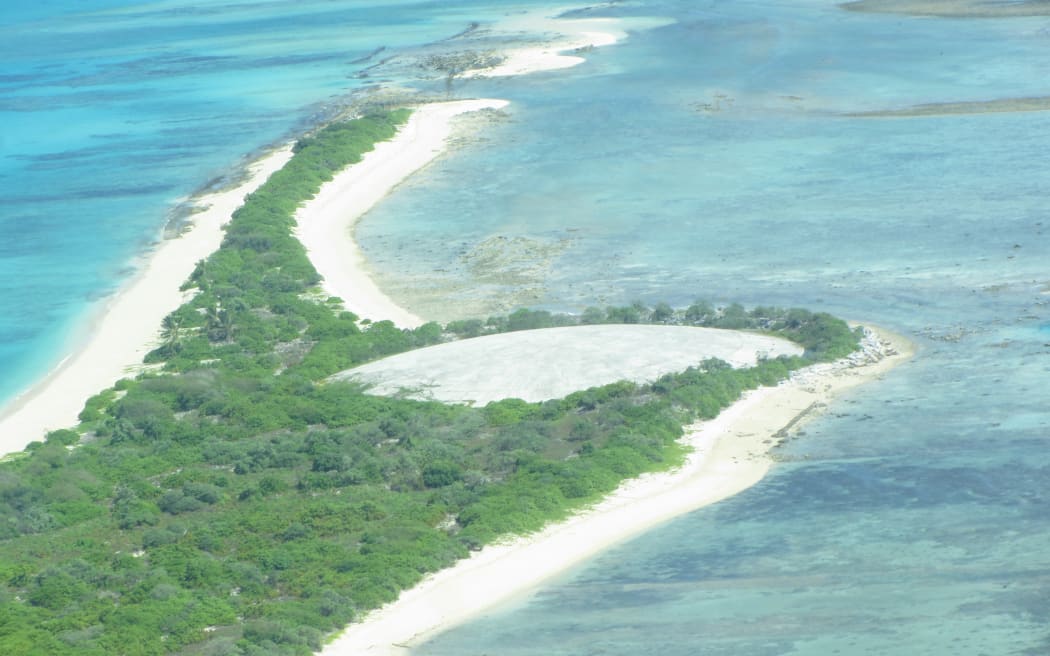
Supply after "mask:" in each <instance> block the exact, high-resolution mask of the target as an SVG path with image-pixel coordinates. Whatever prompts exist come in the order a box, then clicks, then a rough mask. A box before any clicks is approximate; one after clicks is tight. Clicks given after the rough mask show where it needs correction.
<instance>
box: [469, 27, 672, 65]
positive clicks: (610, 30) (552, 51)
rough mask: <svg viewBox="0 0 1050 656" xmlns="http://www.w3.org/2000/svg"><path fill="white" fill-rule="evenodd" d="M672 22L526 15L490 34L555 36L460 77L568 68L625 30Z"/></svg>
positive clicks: (624, 34) (620, 36)
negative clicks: (555, 35) (495, 63)
mask: <svg viewBox="0 0 1050 656" xmlns="http://www.w3.org/2000/svg"><path fill="white" fill-rule="evenodd" d="M673 22H674V21H673V20H669V19H665V18H656V17H634V18H551V17H548V16H546V15H544V14H543V13H539V12H526V13H525V14H523V15H521V16H516V17H513V18H508V19H507V20H505V21H501V22H500V23H498V24H497V25H495V26H494V28H493V31H494V32H498V33H499V34H501V35H506V36H510V35H513V34H515V33H521V34H544V33H547V34H557V35H558V36H557V37H555V38H553V39H551V40H549V41H546V42H543V43H538V44H536V45H529V46H525V47H521V48H511V49H508V50H505V51H503V52H502V53H501V54H502V56H503V61H501V62H500V63H499V64H497V65H495V66H489V67H487V68H479V69H474V70H470V71H466V72H464V73H463V74H462V75H460V77H463V78H474V77H507V76H511V75H524V74H527V73H536V72H539V71H554V70H559V69H563V68H571V67H572V66H576V65H578V64H582V63H583V62H584V61H586V60H585V58H584V57H582V56H581V55H583V54H586V53H587V52H588V51H590V50H592V49H594V48H601V47H604V46H609V45H612V44H614V43H617V42H618V41H622V40H623V39H625V38H627V33H628V30H643V29H652V28H656V27H660V26H662V25H669V24H671V23H673ZM566 53H568V54H566Z"/></svg>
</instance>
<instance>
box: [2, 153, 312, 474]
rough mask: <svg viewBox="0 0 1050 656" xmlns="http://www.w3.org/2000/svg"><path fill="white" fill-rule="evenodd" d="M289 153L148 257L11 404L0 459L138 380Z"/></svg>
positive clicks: (225, 194)
mask: <svg viewBox="0 0 1050 656" xmlns="http://www.w3.org/2000/svg"><path fill="white" fill-rule="evenodd" d="M291 156H292V152H291V146H287V147H284V148H281V149H279V150H276V151H274V152H272V153H270V154H269V155H267V156H266V157H264V158H262V159H260V160H259V161H257V162H255V163H254V164H253V165H251V166H250V167H249V175H248V176H247V178H246V179H245V180H244V181H243V182H241V183H240V184H238V185H236V186H235V187H233V188H231V189H226V190H223V191H218V192H215V193H211V194H207V195H204V196H201V197H200V198H197V199H195V200H194V203H193V204H194V205H195V206H196V207H199V208H201V211H200V212H198V213H196V214H194V215H193V217H192V222H191V226H190V229H189V230H188V231H187V232H185V233H184V234H182V235H180V236H179V237H177V238H175V239H168V240H164V241H162V242H161V243H160V244H159V245H158V246H157V247H156V249H154V250H153V251H152V252H150V253H148V254H147V255H146V258H145V261H144V262H143V263H142V264H141V265H140V266H138V267H137V268H138V273H137V274H136V275H135V277H134V279H132V280H131V282H129V283H128V285H126V286H125V287H124V288H123V289H122V290H121V291H120V292H118V293H117V294H115V295H114V296H113V297H112V298H110V299H108V300H106V301H104V302H103V303H102V304H101V306H100V307H99V308H98V310H96V318H95V320H94V321H93V322H92V325H91V327H90V328H89V330H88V331H87V335H86V336H85V337H84V339H83V341H82V342H81V343H80V344H77V345H76V346H75V348H73V349H72V352H71V353H70V355H69V356H68V357H66V358H65V359H63V360H62V362H61V364H60V365H59V366H58V367H56V368H55V370H54V371H52V372H51V373H50V374H49V375H48V376H46V377H45V378H44V379H43V380H42V381H40V382H39V383H37V384H36V385H35V386H34V387H32V388H30V389H29V390H28V391H27V392H25V393H23V394H22V395H20V396H19V397H17V398H16V399H15V400H14V401H12V402H11V403H10V404H9V405H8V407H6V408H5V409H4V410H3V413H2V415H0V454H7V453H11V452H14V451H20V450H22V449H24V448H25V447H26V445H27V444H29V443H30V442H33V441H36V440H42V439H43V438H44V436H45V435H46V434H47V433H48V432H49V431H52V430H57V429H60V428H70V427H72V426H75V425H76V424H77V421H78V420H77V415H78V414H79V413H80V411H81V410H82V409H83V408H84V403H85V401H87V399H88V398H90V397H91V396H92V395H94V394H97V393H99V392H100V391H102V390H104V389H106V388H108V387H111V386H112V385H113V384H114V383H115V382H117V381H118V380H120V379H121V378H123V377H125V376H128V375H133V374H134V373H135V372H136V369H138V368H139V367H140V366H141V365H142V360H143V358H144V357H145V355H146V354H147V353H148V352H149V351H150V350H152V349H153V348H155V347H156V346H157V345H158V343H159V339H160V325H161V322H162V321H163V319H164V317H165V316H167V315H168V314H169V313H171V312H173V311H174V310H175V309H177V308H178V307H179V306H180V305H182V304H183V303H184V302H185V301H186V294H185V293H183V292H182V291H180V290H179V288H180V287H181V286H182V283H184V282H185V281H186V279H187V278H189V276H190V274H191V273H192V272H193V268H194V266H195V265H196V263H197V262H198V261H200V260H202V259H204V258H205V257H207V256H208V255H210V254H211V253H212V252H214V251H215V250H216V249H218V248H219V245H220V244H221V243H222V238H223V230H222V226H223V225H225V224H226V223H227V222H228V221H229V220H230V217H231V215H232V214H233V212H234V210H236V209H237V208H238V207H240V206H241V204H243V202H244V197H245V196H246V195H247V194H249V193H251V192H252V191H254V190H255V189H257V188H258V187H259V186H260V185H262V183H264V182H265V181H266V179H267V178H269V177H270V174H272V173H273V172H274V171H277V170H278V169H280V168H281V167H283V166H284V165H285V163H287V162H288V160H289V159H291Z"/></svg>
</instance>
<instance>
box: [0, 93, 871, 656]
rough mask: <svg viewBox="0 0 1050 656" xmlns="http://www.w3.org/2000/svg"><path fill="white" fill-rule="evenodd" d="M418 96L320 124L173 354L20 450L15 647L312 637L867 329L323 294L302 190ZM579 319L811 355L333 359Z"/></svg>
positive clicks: (131, 648)
mask: <svg viewBox="0 0 1050 656" xmlns="http://www.w3.org/2000/svg"><path fill="white" fill-rule="evenodd" d="M406 116H407V112H404V111H397V112H391V113H386V114H382V115H375V116H368V117H365V118H362V119H358V120H355V121H351V122H347V123H342V124H337V125H333V126H330V127H328V128H325V129H324V130H321V131H320V132H318V133H317V134H315V135H313V136H312V137H310V138H309V139H304V140H302V141H301V142H300V143H299V144H298V146H297V148H296V156H295V158H294V159H293V160H292V162H291V163H290V164H289V165H288V166H287V167H285V169H284V170H282V171H280V172H278V173H277V174H275V175H274V176H273V177H272V178H271V179H270V181H269V182H267V183H266V184H265V185H264V186H263V187H262V188H260V189H259V190H258V191H257V192H256V193H255V194H253V195H252V196H250V197H249V199H248V202H247V203H246V205H245V206H244V207H243V208H242V209H240V210H238V211H237V212H236V214H235V215H234V220H233V222H232V223H231V225H230V227H229V230H228V232H227V236H226V239H225V242H224V243H223V246H222V248H221V249H220V250H219V251H218V252H216V253H215V254H214V255H212V256H211V257H209V258H208V259H207V260H206V261H204V262H201V263H200V264H199V266H198V267H197V269H196V271H195V272H194V274H193V276H192V278H191V280H190V281H189V282H188V283H187V285H188V286H189V287H192V288H194V289H196V290H197V294H196V296H195V297H194V298H193V300H192V301H190V302H189V303H187V304H186V305H185V306H183V307H182V308H180V309H179V310H177V311H176V312H174V313H173V314H172V315H171V316H169V317H168V318H167V319H166V320H165V322H164V326H163V327H164V343H163V345H162V346H161V347H160V348H158V349H157V350H156V351H154V352H153V353H151V354H150V355H149V357H148V361H149V362H150V363H154V364H155V365H156V369H155V370H153V371H152V372H151V373H148V374H144V375H141V376H139V377H138V378H137V379H135V380H125V381H121V382H120V384H118V385H117V386H116V387H115V388H114V389H111V390H105V391H103V392H101V393H100V394H99V395H97V396H95V397H93V398H92V399H91V400H89V401H88V403H87V405H86V407H85V409H84V411H83V413H82V414H81V421H82V422H83V423H82V424H81V425H80V426H79V427H78V428H77V431H71V430H63V431H56V432H54V433H51V434H50V435H49V436H48V438H47V440H46V441H45V442H42V443H41V442H37V443H34V444H32V445H31V446H30V447H29V448H28V449H27V451H26V453H25V454H24V455H23V456H22V457H17V458H12V459H9V460H7V461H5V462H2V463H0V653H4V654H20V655H26V656H30V655H36V654H39V655H41V656H43V655H46V656H56V655H61V654H77V655H88V656H94V655H98V656H103V655H106V656H109V655H113V654H127V655H136V656H139V655H152V654H169V653H174V654H186V655H191V654H192V655H197V654H201V655H203V654H223V655H226V654H242V655H253V656H255V655H268V654H306V653H309V652H310V651H311V650H315V649H318V648H319V647H320V646H321V643H322V640H323V638H324V636H325V635H326V634H328V633H330V632H331V631H333V630H335V629H338V628H340V627H342V626H344V625H345V624H347V623H348V622H350V621H352V620H353V619H354V618H355V617H357V616H359V615H360V614H361V613H363V612H365V611H367V610H369V609H371V608H374V607H376V606H377V605H379V604H382V603H384V602H386V601H389V600H392V599H394V598H395V597H396V596H397V594H398V592H399V591H400V590H402V589H404V588H406V587H408V586H411V585H413V584H414V583H416V582H417V581H419V580H420V578H421V577H422V576H423V575H424V574H425V573H427V572H431V571H434V570H437V569H439V568H442V567H445V566H447V565H449V564H451V563H453V562H454V561H455V560H457V559H459V558H462V557H463V556H465V555H466V554H467V553H468V551H469V550H470V549H475V548H478V547H479V546H480V545H482V544H484V543H486V542H488V541H491V540H492V539H493V538H495V537H496V536H498V535H500V534H503V533H505V532H508V531H513V532H525V531H532V530H536V529H538V528H540V527H541V526H542V525H543V524H544V523H546V522H548V521H550V520H552V519H556V518H559V517H563V516H565V515H566V514H567V513H569V512H571V511H572V510H573V509H575V508H579V507H580V506H581V504H585V503H587V502H589V501H591V500H594V499H596V498H598V497H600V496H601V495H603V494H605V493H607V492H609V491H610V490H612V489H613V488H614V487H615V486H616V485H617V484H618V483H619V482H620V481H621V480H622V479H624V478H625V477H630V476H634V475H637V474H639V473H641V472H644V471H650V470H656V469H661V468H666V467H668V466H670V465H672V464H673V463H676V462H679V460H680V458H681V455H682V452H681V448H680V447H679V446H678V445H677V444H676V443H675V440H676V438H678V437H679V436H680V435H681V433H682V428H681V427H682V426H683V425H684V424H685V423H687V422H690V421H692V420H694V419H696V418H698V417H713V416H715V415H716V414H717V413H718V412H719V411H720V409H721V408H724V407H725V406H726V405H728V404H730V403H732V402H733V401H734V400H735V399H736V398H738V397H739V395H740V394H741V393H742V391H743V390H746V389H751V388H754V387H756V386H759V385H763V384H770V383H773V382H776V381H777V380H780V379H781V378H783V377H784V376H785V375H787V373H788V371H789V370H791V369H794V368H797V367H800V366H803V365H805V364H807V363H808V362H810V361H811V360H813V359H832V358H834V357H837V356H838V355H841V354H843V353H845V352H848V351H849V350H852V348H854V347H855V345H856V336H855V335H854V334H853V333H851V332H850V331H849V329H848V328H847V327H846V326H845V324H844V323H842V322H841V321H839V320H836V319H833V318H831V317H829V316H827V315H821V314H811V313H808V312H804V311H799V310H791V311H780V310H768V309H759V308H756V309H755V310H752V311H750V312H746V311H744V310H743V308H739V310H738V309H737V307H738V306H730V307H729V308H725V309H723V310H721V311H716V310H715V309H714V308H711V307H710V306H707V305H704V304H697V305H695V306H693V307H691V308H688V309H686V310H684V311H675V310H672V309H670V308H669V307H667V306H663V305H661V306H657V307H656V308H653V309H649V308H646V307H644V306H642V305H640V304H636V305H633V306H630V307H629V308H609V309H606V310H594V309H589V310H588V311H587V312H585V313H584V315H583V316H582V317H580V318H571V317H566V316H563V315H552V314H550V313H547V312H542V311H540V312H534V311H528V310H522V311H519V312H516V313H514V314H512V315H510V316H509V317H504V318H493V319H489V320H488V321H486V322H482V321H474V322H472V321H465V322H455V323H454V324H452V325H450V326H448V327H447V329H442V328H441V327H440V326H437V325H436V324H428V325H425V326H422V327H420V328H418V329H416V330H400V329H398V328H396V327H395V326H393V325H392V324H391V323H390V322H387V321H380V322H376V323H365V322H358V321H357V318H356V317H354V316H353V315H352V314H350V313H347V312H343V311H341V310H340V309H339V305H338V302H337V301H334V300H333V299H327V298H324V297H323V296H321V295H320V294H319V292H318V290H317V287H316V283H317V281H318V276H317V273H316V271H314V269H313V267H312V266H311V265H310V263H309V261H308V260H307V258H306V255H305V253H304V251H303V249H302V247H301V245H300V244H299V243H298V242H297V241H296V240H295V239H294V238H293V237H292V236H291V233H290V231H291V228H292V225H293V221H292V213H293V212H294V210H295V208H296V207H297V206H298V204H300V203H301V202H302V201H304V200H306V199H308V198H310V197H311V196H312V195H313V194H314V193H316V191H317V189H318V188H319V186H320V185H321V184H322V183H323V182H324V181H326V180H328V179H330V178H331V177H332V175H333V173H334V172H335V171H337V170H339V169H341V168H342V167H344V166H345V165H347V164H349V163H351V162H354V161H356V160H357V159H358V158H359V157H360V155H361V153H363V152H365V151H367V150H369V149H370V148H371V147H372V145H373V144H374V143H375V142H377V141H380V140H383V139H387V138H390V137H391V136H392V135H393V134H394V132H395V131H396V128H397V125H398V123H400V122H401V121H403V120H405V118H406ZM577 321H583V322H594V321H657V322H680V323H693V324H699V325H725V326H727V327H747V328H752V329H760V330H766V331H772V332H776V333H778V334H783V335H786V336H789V337H791V338H792V339H795V340H796V341H799V342H800V343H802V344H804V345H805V346H806V349H807V356H806V358H785V359H778V360H770V361H765V362H761V363H760V364H759V365H758V366H757V367H755V368H753V369H748V370H733V369H730V368H728V366H727V365H725V364H724V363H721V362H718V361H708V362H704V363H698V364H697V366H696V367H695V368H692V369H690V370H688V371H686V372H683V373H680V374H675V375H669V376H664V377H663V378H661V379H660V380H659V381H657V382H655V383H653V384H651V385H634V384H631V383H623V382H621V383H615V384H612V385H607V386H604V387H599V388H594V389H590V390H586V391H581V392H578V393H575V394H572V395H570V396H569V397H567V398H565V399H561V400H554V401H548V402H544V403H526V402H524V401H520V400H516V399H508V400H504V401H500V402H497V403H493V404H490V405H489V406H487V407H484V408H467V407H461V406H445V405H441V404H437V403H426V402H417V401H409V400H403V399H389V398H379V397H371V396H367V395H365V394H363V393H361V390H360V389H359V388H358V387H356V386H354V385H352V384H348V383H328V384H326V383H324V382H323V381H324V380H325V378H326V377H327V376H329V375H331V374H333V373H335V372H338V371H340V370H343V369H345V368H347V367H350V366H353V365H355V364H359V363H362V362H366V361H368V360H371V359H375V358H378V357H382V356H385V355H388V354H391V353H397V352H401V351H405V350H408V349H412V348H417V347H419V346H423V345H427V344H433V343H437V342H439V341H441V340H443V339H449V338H452V337H453V336H454V335H469V334H483V333H490V332H497V331H503V330H520V329H525V328H533V327H540V326H543V325H564V324H566V323H571V322H577ZM730 324H732V326H730ZM738 324H739V325H738ZM78 435H80V436H82V439H80V440H79V442H78Z"/></svg>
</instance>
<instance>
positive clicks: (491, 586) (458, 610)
mask: <svg viewBox="0 0 1050 656" xmlns="http://www.w3.org/2000/svg"><path fill="white" fill-rule="evenodd" d="M911 354H912V349H911V345H910V344H909V343H908V342H907V341H906V340H904V339H903V338H901V337H898V336H896V335H893V334H891V333H889V332H886V331H880V332H874V331H869V333H868V336H867V337H866V339H865V343H864V350H863V351H862V352H860V353H857V354H855V355H853V356H851V357H849V358H846V359H843V360H839V361H837V362H835V363H830V364H821V365H816V366H814V367H810V368H808V369H806V370H803V371H799V372H796V374H795V375H794V376H793V377H792V378H791V380H789V381H785V382H784V383H782V384H781V385H779V386H777V387H767V388H762V389H759V390H756V391H754V392H750V393H748V394H747V395H746V396H745V397H744V398H743V399H741V400H740V401H738V402H737V403H735V404H734V405H732V406H731V407H729V408H728V409H726V410H724V411H723V412H722V413H721V414H720V415H719V416H718V417H717V418H715V419H713V420H711V421H708V422H703V423H699V424H696V425H694V426H691V427H689V430H688V432H687V435H686V437H684V438H683V441H684V442H685V443H686V444H688V445H689V446H690V447H692V449H693V451H692V453H691V454H690V456H689V457H688V459H687V461H686V463H685V464H684V465H683V466H682V467H680V468H679V469H677V470H674V471H671V472H665V473H656V474H648V475H644V476H641V477H639V478H636V479H633V480H630V481H627V482H625V483H624V484H623V485H621V486H620V488H619V489H617V490H616V492H614V493H613V494H612V495H611V496H609V497H607V498H606V499H605V500H603V501H601V502H600V503H598V504H596V505H595V506H593V507H592V508H590V509H588V510H586V511H584V512H581V513H579V514H578V515H576V516H574V517H572V518H570V519H569V520H567V521H565V522H561V523H558V524H554V525H552V526H549V527H548V528H546V529H545V530H543V531H541V532H539V533H536V534H534V535H530V536H525V537H520V538H516V539H513V540H511V541H508V542H506V543H504V544H497V545H493V546H489V547H486V548H484V549H482V550H481V551H479V552H477V553H475V554H473V555H472V556H471V557H470V558H467V559H465V560H462V561H460V562H459V563H457V564H456V565H454V566H453V567H451V568H449V569H446V570H443V571H441V572H438V573H436V574H433V575H431V576H429V577H427V578H426V579H425V580H424V581H423V582H422V583H421V584H420V585H418V586H416V587H415V588H413V589H411V590H408V591H406V592H404V593H402V595H401V597H400V598H399V599H398V600H397V601H395V602H393V603H391V604H388V605H387V606H384V607H383V608H381V609H379V610H377V611H375V612H373V613H371V614H370V615H368V616H367V617H366V618H365V619H364V620H363V621H362V622H360V623H356V624H353V625H351V626H350V627H349V628H348V629H347V630H346V631H345V632H344V633H343V634H342V635H340V636H339V637H338V638H337V639H335V640H334V641H333V642H331V643H330V644H329V645H328V646H327V647H326V648H325V649H324V650H323V652H322V654H324V656H351V655H358V654H368V655H371V656H396V655H403V654H407V653H409V650H410V649H411V648H412V647H413V646H417V645H419V644H421V643H423V642H425V641H426V640H428V639H430V638H433V637H434V636H436V635H437V634H439V633H441V632H442V631H445V630H448V629H449V628H452V627H454V626H456V625H458V624H462V623H464V622H466V621H469V620H470V619H472V618H476V617H478V616H480V615H482V614H484V613H485V612H486V611H488V610H491V609H493V608H494V607H496V606H498V605H500V604H502V603H504V602H506V601H509V600H512V599H515V598H520V596H521V595H523V594H526V593H528V592H529V591H530V590H532V589H534V588H535V587H536V586H538V585H539V584H541V583H543V582H544V581H547V580H549V579H551V578H552V577H554V576H557V575H558V574H561V573H562V572H564V571H565V570H567V569H569V568H571V567H573V566H575V565H577V564H580V563H582V562H583V561H585V560H587V559H588V558H590V557H592V556H594V555H596V554H597V553H599V552H601V551H603V550H605V549H608V548H609V547H611V546H613V545H615V544H617V543H620V542H623V541H624V540H627V539H630V538H632V537H635V536H637V535H640V534H641V533H644V532H645V531H648V530H650V529H652V528H653V527H655V526H658V525H659V524H662V523H664V522H666V521H668V520H670V519H672V518H674V517H677V516H680V515H683V514H685V513H688V512H690V511H692V510H696V509H697V508H701V507H703V506H706V505H709V504H712V503H715V502H716V501H719V500H721V499H725V498H727V497H730V496H732V495H734V494H737V493H738V492H741V491H742V490H745V489H747V488H749V487H751V486H752V485H754V484H755V483H757V482H759V481H760V480H761V479H762V477H763V476H764V475H765V474H766V472H767V471H768V470H769V468H770V466H771V465H772V463H773V460H772V458H770V456H769V455H768V452H769V450H770V449H772V448H773V447H774V446H775V445H776V444H777V443H778V442H779V441H780V439H781V438H782V436H783V435H782V432H784V431H785V429H788V428H791V429H797V428H798V427H799V426H800V425H801V424H802V423H803V422H804V421H805V420H806V419H808V418H809V417H811V416H814V415H815V414H818V413H819V411H820V410H821V409H822V408H823V407H824V406H825V405H826V404H827V403H829V402H830V401H831V400H832V399H833V398H834V397H835V396H837V395H839V394H841V393H842V392H843V391H845V390H847V389H849V388H851V387H854V386H856V385H859V384H861V383H864V382H867V381H871V380H875V379H877V378H879V377H881V376H882V375H884V374H885V373H886V372H887V371H889V370H890V369H892V368H893V367H895V366H897V365H898V364H900V363H901V362H904V361H905V360H907V359H908V358H909V357H910V356H911Z"/></svg>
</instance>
